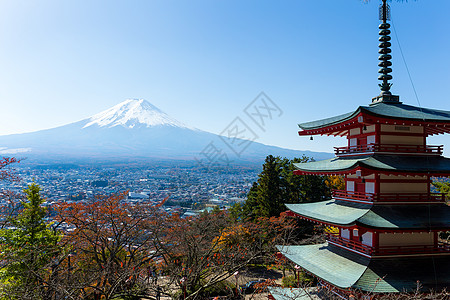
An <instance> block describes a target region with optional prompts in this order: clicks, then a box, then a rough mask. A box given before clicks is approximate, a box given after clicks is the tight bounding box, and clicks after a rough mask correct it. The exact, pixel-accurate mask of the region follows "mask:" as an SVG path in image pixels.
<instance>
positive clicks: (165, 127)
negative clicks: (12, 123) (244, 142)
mask: <svg viewBox="0 0 450 300" xmlns="http://www.w3.org/2000/svg"><path fill="white" fill-rule="evenodd" d="M211 143H213V144H214V145H217V146H220V151H222V152H221V153H222V154H225V155H226V156H227V157H229V161H246V162H256V163H261V162H262V161H263V159H264V158H265V157H266V156H267V155H269V154H272V155H280V156H285V157H290V158H292V157H299V156H301V155H303V154H305V155H307V156H312V157H314V158H316V159H319V158H325V157H326V158H329V157H331V154H329V153H318V152H308V151H295V150H289V149H283V148H279V147H274V146H267V145H264V144H261V143H257V142H252V143H250V144H249V146H248V148H246V149H245V151H243V152H242V155H239V156H237V155H236V154H235V153H233V151H232V149H230V148H228V147H227V145H225V144H224V143H223V140H221V139H220V137H219V136H218V135H216V134H212V133H209V132H206V131H202V130H199V129H196V128H193V127H190V126H188V125H185V124H183V123H181V122H179V121H177V120H176V119H174V118H172V117H170V116H169V115H167V114H166V113H164V112H163V111H161V110H160V109H158V108H157V107H155V106H154V105H152V104H151V103H149V102H147V101H146V100H142V99H129V100H126V101H124V102H122V103H120V104H118V105H116V106H114V107H112V108H110V109H107V110H105V111H103V112H100V113H98V114H96V115H94V116H92V117H90V118H87V119H84V120H81V121H78V122H76V123H71V124H68V125H64V126H60V127H56V128H52V129H47V130H41V131H36V132H30V133H22V134H12V135H4V136H0V155H3V156H15V157H17V158H23V157H26V158H27V160H26V161H27V162H30V163H56V162H59V163H76V162H89V163H96V162H99V163H101V162H132V161H136V162H139V161H151V160H194V159H200V158H201V157H200V156H201V154H202V153H205V149H206V147H208V145H211Z"/></svg>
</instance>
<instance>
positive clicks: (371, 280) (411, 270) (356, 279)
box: [277, 244, 450, 299]
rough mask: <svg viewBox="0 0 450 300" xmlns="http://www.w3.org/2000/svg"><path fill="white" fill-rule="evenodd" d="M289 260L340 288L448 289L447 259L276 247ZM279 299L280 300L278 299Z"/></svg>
mask: <svg viewBox="0 0 450 300" xmlns="http://www.w3.org/2000/svg"><path fill="white" fill-rule="evenodd" d="M277 248H278V249H279V250H280V252H281V253H282V254H283V255H284V256H285V257H286V258H288V259H289V260H291V261H292V262H294V263H295V264H297V265H299V266H300V267H302V268H304V269H305V270H306V271H308V272H310V273H313V274H314V275H315V276H317V277H320V278H322V279H323V280H325V281H328V282H329V283H331V284H333V285H335V286H337V287H339V288H357V289H361V290H363V291H369V292H374V293H391V292H403V291H406V292H411V291H414V290H415V289H416V287H417V282H419V283H420V285H421V286H422V291H429V290H431V289H435V290H440V289H442V288H449V287H450V256H449V255H442V256H417V257H396V258H372V259H370V258H366V257H363V256H360V255H358V254H356V253H352V252H349V251H346V250H344V249H341V248H339V247H336V246H333V245H327V244H320V245H307V246H277ZM280 299H281V298H280Z"/></svg>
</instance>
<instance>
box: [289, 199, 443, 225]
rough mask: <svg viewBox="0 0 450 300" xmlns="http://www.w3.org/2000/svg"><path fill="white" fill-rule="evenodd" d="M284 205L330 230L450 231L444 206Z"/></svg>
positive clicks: (331, 201)
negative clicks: (357, 228) (353, 227)
mask: <svg viewBox="0 0 450 300" xmlns="http://www.w3.org/2000/svg"><path fill="white" fill-rule="evenodd" d="M285 205H286V207H287V208H288V209H289V210H290V211H291V213H290V214H291V215H296V216H299V217H300V218H303V219H305V220H309V221H311V222H315V223H318V224H324V225H329V226H338V227H351V226H355V225H358V226H363V227H366V228H371V229H373V230H375V231H380V232H396V231H398V230H404V231H409V232H415V231H424V230H426V231H439V230H446V229H447V228H449V227H450V207H449V206H447V205H445V204H430V205H426V204H423V205H420V204H418V205H415V206H410V205H378V206H375V205H374V206H371V205H363V204H357V203H346V202H345V201H340V200H334V199H332V200H328V201H322V202H315V203H304V204H285ZM429 215H432V216H433V219H432V220H430V219H429Z"/></svg>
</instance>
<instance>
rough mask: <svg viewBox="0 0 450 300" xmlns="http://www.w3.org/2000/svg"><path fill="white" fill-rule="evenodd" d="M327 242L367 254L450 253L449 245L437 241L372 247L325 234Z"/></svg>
mask: <svg viewBox="0 0 450 300" xmlns="http://www.w3.org/2000/svg"><path fill="white" fill-rule="evenodd" d="M327 240H328V242H329V243H332V244H335V245H337V246H342V247H345V248H347V249H350V250H354V251H356V252H359V253H362V254H365V255H368V256H375V255H408V254H434V253H450V245H449V244H444V243H439V244H438V246H437V247H436V246H434V245H408V246H382V247H378V248H376V247H372V246H367V245H364V244H362V243H361V242H355V241H352V240H349V239H346V238H343V237H341V236H339V235H336V234H327Z"/></svg>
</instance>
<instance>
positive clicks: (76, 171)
mask: <svg viewBox="0 0 450 300" xmlns="http://www.w3.org/2000/svg"><path fill="white" fill-rule="evenodd" d="M20 164H21V163H19V164H17V165H16V166H15V167H14V175H15V176H16V177H17V178H18V180H14V181H1V182H0V188H1V189H2V190H8V191H13V192H16V193H20V192H22V190H23V189H24V188H25V187H26V186H27V185H28V184H30V183H31V182H35V183H37V184H38V185H39V186H40V187H41V194H42V196H43V198H45V200H46V202H45V203H44V205H47V206H49V205H52V204H55V203H58V202H69V203H71V202H80V201H81V202H83V201H90V200H92V199H95V197H98V196H110V195H113V194H119V193H123V192H127V197H126V199H125V200H124V201H127V202H130V203H139V202H148V201H150V202H154V203H155V204H157V203H161V202H162V201H163V200H164V198H166V197H168V198H167V200H166V201H165V202H164V206H163V208H164V209H165V210H166V211H176V212H178V213H181V214H187V215H192V214H196V213H198V212H200V211H202V210H204V209H206V208H207V207H211V208H213V207H215V206H218V207H219V208H226V207H228V206H230V205H232V204H234V203H236V202H243V201H245V199H246V196H247V193H248V191H249V189H250V187H251V185H252V183H253V182H254V181H256V180H257V177H258V176H257V174H258V173H259V170H258V168H257V167H255V166H248V167H244V166H241V167H239V166H234V167H227V168H217V169H216V170H212V169H208V170H207V169H204V168H199V167H198V165H196V164H195V163H188V164H184V165H183V166H179V164H178V165H177V164H175V163H173V164H171V163H165V164H164V165H158V164H155V165H150V164H148V165H140V166H138V165H136V166H130V165H119V166H118V165H111V166H90V167H86V166H78V165H68V164H66V165H47V166H26V165H25V166H20ZM3 201H5V200H3Z"/></svg>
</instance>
